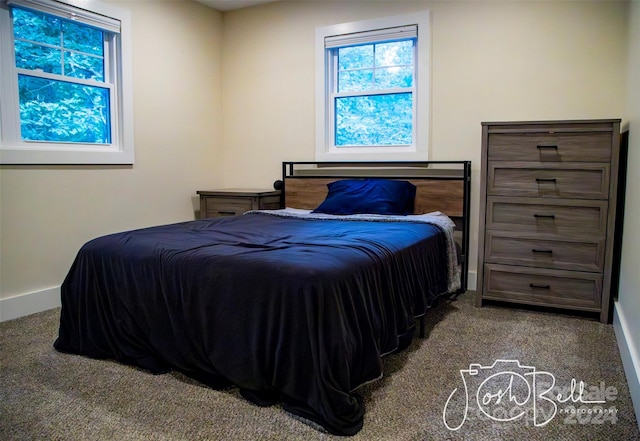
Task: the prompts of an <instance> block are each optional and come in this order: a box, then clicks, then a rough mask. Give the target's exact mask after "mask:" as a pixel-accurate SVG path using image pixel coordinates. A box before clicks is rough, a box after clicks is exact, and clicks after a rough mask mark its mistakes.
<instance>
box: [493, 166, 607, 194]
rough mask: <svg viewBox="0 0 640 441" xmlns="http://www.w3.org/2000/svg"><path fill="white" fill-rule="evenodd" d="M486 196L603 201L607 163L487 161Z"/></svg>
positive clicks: (605, 191) (605, 188)
mask: <svg viewBox="0 0 640 441" xmlns="http://www.w3.org/2000/svg"><path fill="white" fill-rule="evenodd" d="M488 176H489V179H488V182H487V194H488V195H504V196H525V197H544V198H580V199H607V198H608V197H609V165H608V164H591V163H588V164H586V163H585V164H580V163H571V164H555V163H541V162H500V161H492V162H489V167H488Z"/></svg>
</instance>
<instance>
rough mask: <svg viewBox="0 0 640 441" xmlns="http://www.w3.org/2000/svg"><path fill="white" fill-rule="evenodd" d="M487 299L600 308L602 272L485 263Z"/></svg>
mask: <svg viewBox="0 0 640 441" xmlns="http://www.w3.org/2000/svg"><path fill="white" fill-rule="evenodd" d="M484 271H485V279H484V294H483V298H484V299H489V300H505V301H509V302H515V303H524V304H529V305H541V306H556V307H558V306H559V307H568V308H572V309H581V310H586V311H599V310H600V299H601V291H602V275H601V274H598V273H587V272H578V271H560V270H550V269H538V268H525V267H517V266H506V265H493V264H485V266H484Z"/></svg>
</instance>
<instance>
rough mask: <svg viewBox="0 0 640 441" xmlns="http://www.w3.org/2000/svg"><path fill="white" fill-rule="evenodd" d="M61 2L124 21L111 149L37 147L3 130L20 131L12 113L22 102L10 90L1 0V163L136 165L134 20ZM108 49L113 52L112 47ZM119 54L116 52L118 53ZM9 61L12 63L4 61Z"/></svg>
mask: <svg viewBox="0 0 640 441" xmlns="http://www.w3.org/2000/svg"><path fill="white" fill-rule="evenodd" d="M54 3H60V6H61V7H63V8H65V7H68V6H67V5H69V6H72V7H78V8H80V9H84V10H88V11H91V12H94V13H96V14H99V15H103V16H106V17H112V18H114V19H116V20H119V21H120V36H119V38H118V40H119V42H120V47H119V49H120V59H119V60H116V59H114V60H113V62H115V63H119V65H118V66H114V67H115V69H116V74H117V75H118V93H117V94H112V95H115V96H112V102H111V107H112V108H113V109H117V111H116V113H117V118H116V119H115V124H113V126H112V127H114V128H115V130H113V132H112V140H111V142H112V143H111V144H110V145H107V146H101V145H93V144H75V143H73V144H71V143H69V144H61V143H34V142H23V141H21V140H10V139H8V137H7V136H6V135H5V134H4V132H3V127H9V126H13V127H14V128H18V130H19V125H20V121H19V118H20V117H19V114H18V112H16V111H14V110H13V109H15V108H16V103H17V102H18V97H17V90H16V88H15V87H12V86H11V85H10V81H12V80H13V81H15V79H13V78H12V77H13V76H14V75H16V68H15V64H14V63H13V59H14V58H13V57H14V55H13V44H12V43H13V35H12V34H11V28H12V26H10V25H9V24H10V14H9V8H8V6H7V1H6V0H0V25H1V26H0V60H2V63H1V66H0V97H2V104H0V164H133V163H134V159H135V156H134V130H133V74H132V60H133V57H132V45H131V18H130V14H129V12H128V11H126V10H124V9H121V8H118V7H115V6H113V5H110V4H106V3H101V2H98V1H95V0H64V1H59V2H54ZM110 50H112V51H113V48H111V49H110ZM114 53H115V51H114ZM6 60H11V62H6Z"/></svg>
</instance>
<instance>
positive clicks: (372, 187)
mask: <svg viewBox="0 0 640 441" xmlns="http://www.w3.org/2000/svg"><path fill="white" fill-rule="evenodd" d="M327 187H328V188H329V194H327V197H326V198H325V200H324V201H323V202H322V204H320V206H319V207H318V208H316V209H315V210H313V212H314V213H327V214H362V213H370V214H401V215H405V214H412V213H413V205H414V200H415V197H416V186H415V185H413V184H412V183H411V182H408V181H395V180H391V179H345V180H341V181H335V182H331V183H329V184H327Z"/></svg>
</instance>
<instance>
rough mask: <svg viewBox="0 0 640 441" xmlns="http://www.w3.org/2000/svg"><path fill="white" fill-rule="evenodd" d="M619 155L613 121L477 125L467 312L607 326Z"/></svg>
mask: <svg viewBox="0 0 640 441" xmlns="http://www.w3.org/2000/svg"><path fill="white" fill-rule="evenodd" d="M619 155H620V120H619V119H610V120H578V121H538V122H495V123H493V122H487V123H482V165H481V167H482V177H481V190H480V222H479V230H478V231H479V233H478V282H477V291H476V296H477V297H476V305H477V306H482V304H483V302H485V301H487V300H492V301H502V302H510V303H518V304H529V305H538V306H546V307H554V308H562V309H572V310H580V311H588V312H592V313H593V314H594V315H599V318H600V321H602V322H607V321H608V320H609V308H610V298H611V288H612V287H611V280H612V270H613V265H614V264H615V262H614V229H615V220H616V219H615V214H616V203H617V200H616V199H617V197H616V196H617V185H618V178H617V177H618V167H619ZM620 202H622V201H620Z"/></svg>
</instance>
